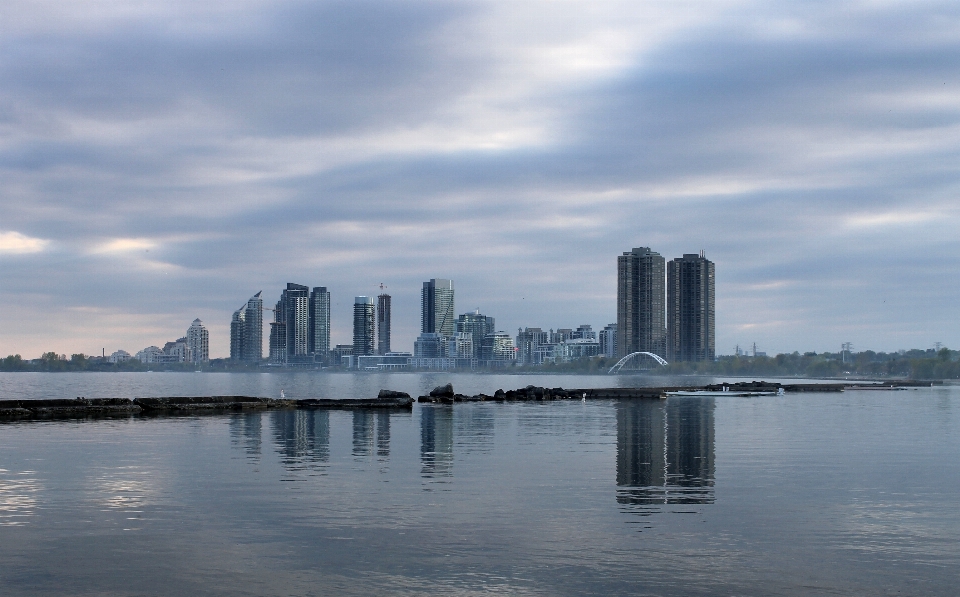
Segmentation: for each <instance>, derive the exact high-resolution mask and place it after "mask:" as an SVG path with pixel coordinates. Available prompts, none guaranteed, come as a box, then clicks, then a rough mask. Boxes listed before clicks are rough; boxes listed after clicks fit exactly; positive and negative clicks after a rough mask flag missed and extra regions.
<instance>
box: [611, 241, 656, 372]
mask: <svg viewBox="0 0 960 597" xmlns="http://www.w3.org/2000/svg"><path fill="white" fill-rule="evenodd" d="M664 282H665V280H664V259H663V257H662V256H661V255H660V254H659V253H657V252H655V251H651V250H650V248H649V247H638V248H635V249H633V250H632V251H629V252H626V253H624V254H623V255H620V256H619V257H617V356H618V357H623V356H626V355H628V354H630V353H633V352H652V353H654V354H656V355H659V356H662V355H663V354H664V353H665V352H666V349H667V343H666V335H667V334H666V327H665V326H664V313H665V305H664V290H665V289H664V285H665V284H664Z"/></svg>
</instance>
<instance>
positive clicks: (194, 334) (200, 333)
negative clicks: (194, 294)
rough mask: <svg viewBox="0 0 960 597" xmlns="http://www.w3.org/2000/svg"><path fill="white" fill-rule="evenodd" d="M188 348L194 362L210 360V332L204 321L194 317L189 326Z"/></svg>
mask: <svg viewBox="0 0 960 597" xmlns="http://www.w3.org/2000/svg"><path fill="white" fill-rule="evenodd" d="M186 339H187V348H188V350H189V354H190V355H191V358H192V362H193V363H197V364H199V363H206V362H207V361H209V360H210V333H209V332H208V331H207V328H205V327H203V322H201V321H200V320H199V319H194V320H193V323H192V324H190V327H189V328H187V338H186Z"/></svg>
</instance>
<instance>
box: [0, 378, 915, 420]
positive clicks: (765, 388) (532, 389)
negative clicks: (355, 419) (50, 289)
mask: <svg viewBox="0 0 960 597" xmlns="http://www.w3.org/2000/svg"><path fill="white" fill-rule="evenodd" d="M929 385H930V382H913V381H895V382H884V383H875V384H870V385H868V384H864V383H863V382H846V383H830V384H813V383H807V384H780V383H776V382H765V381H751V382H736V383H721V384H710V385H704V386H676V387H650V388H581V389H564V388H547V387H543V386H532V385H531V386H527V387H525V388H519V389H516V390H502V389H500V390H497V391H495V392H493V393H492V394H482V393H481V394H472V395H465V394H459V393H457V392H455V391H454V389H453V385H452V384H446V385H443V386H438V387H436V388H434V389H433V390H432V391H431V392H430V393H429V394H427V395H425V396H420V397H418V398H417V399H416V401H418V402H421V403H427V404H431V403H432V404H454V403H458V402H487V401H489V402H530V401H552V400H622V399H663V398H666V397H667V395H668V393H670V392H735V393H737V395H755V394H758V393H776V392H778V391H781V390H782V391H783V392H784V393H805V392H842V391H844V390H847V389H851V390H853V389H906V388H909V387H918V386H929ZM413 402H414V399H413V398H412V397H411V396H410V395H409V394H407V393H405V392H395V391H392V390H381V391H380V393H379V395H378V396H377V397H376V398H370V399H366V398H300V399H284V398H280V399H276V398H263V397H258V396H174V397H156V398H133V399H131V398H84V397H79V398H75V399H52V400H0V421H4V420H5V421H11V420H30V419H51V418H86V417H110V416H114V417H115V416H161V415H184V414H192V415H196V414H204V413H210V414H214V413H228V412H235V411H251V410H268V409H410V408H412V406H413Z"/></svg>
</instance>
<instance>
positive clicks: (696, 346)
mask: <svg viewBox="0 0 960 597" xmlns="http://www.w3.org/2000/svg"><path fill="white" fill-rule="evenodd" d="M715 303H716V301H715V284H714V264H713V262H712V261H710V260H708V259H707V258H706V257H705V256H704V254H703V252H701V253H700V254H699V255H697V254H696V253H689V254H684V256H683V257H678V258H676V259H674V260H673V261H670V262H668V263H667V354H666V355H665V358H666V359H667V360H668V361H712V360H713V359H714V356H715V352H716V320H715V312H716V306H715Z"/></svg>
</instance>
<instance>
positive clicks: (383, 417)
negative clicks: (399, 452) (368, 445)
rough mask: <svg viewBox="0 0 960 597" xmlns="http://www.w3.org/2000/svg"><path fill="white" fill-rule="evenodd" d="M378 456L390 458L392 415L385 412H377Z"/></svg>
mask: <svg viewBox="0 0 960 597" xmlns="http://www.w3.org/2000/svg"><path fill="white" fill-rule="evenodd" d="M377 456H378V457H379V458H381V459H383V458H388V457H389V456H390V413H389V412H387V411H384V410H381V411H379V412H377Z"/></svg>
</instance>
